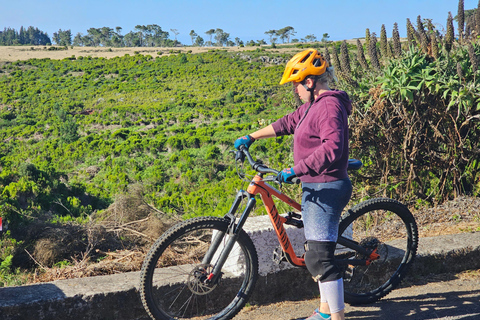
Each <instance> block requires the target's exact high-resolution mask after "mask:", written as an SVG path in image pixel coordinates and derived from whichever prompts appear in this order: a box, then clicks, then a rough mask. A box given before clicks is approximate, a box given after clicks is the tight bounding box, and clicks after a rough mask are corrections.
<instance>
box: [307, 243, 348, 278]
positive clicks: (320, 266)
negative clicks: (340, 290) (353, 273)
mask: <svg viewBox="0 0 480 320" xmlns="http://www.w3.org/2000/svg"><path fill="white" fill-rule="evenodd" d="M335 245H336V243H335V242H323V241H310V240H309V241H307V242H306V243H305V265H306V266H307V269H308V271H309V272H310V273H311V274H312V276H313V280H315V281H320V282H328V281H334V280H338V279H340V278H341V275H340V269H339V268H338V267H337V265H336V264H335Z"/></svg>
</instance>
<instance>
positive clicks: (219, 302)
mask: <svg viewBox="0 0 480 320" xmlns="http://www.w3.org/2000/svg"><path fill="white" fill-rule="evenodd" d="M228 226H229V221H228V220H226V219H222V218H216V217H199V218H193V219H189V220H187V221H184V222H182V223H179V224H177V225H176V226H173V227H172V228H170V229H169V230H167V231H166V232H165V233H164V234H163V235H162V236H161V237H160V238H159V239H158V240H157V241H156V242H155V244H154V245H153V246H152V248H151V249H150V251H149V253H148V254H147V256H146V258H145V261H144V263H143V265H142V269H141V277H140V278H141V283H140V296H141V300H142V303H143V305H144V307H145V310H146V311H147V313H148V315H149V316H150V317H151V318H152V319H155V320H170V319H215V320H226V319H231V318H233V317H234V316H235V315H236V314H237V313H238V312H239V311H240V310H241V309H242V308H243V307H244V305H245V303H246V302H247V300H248V298H249V297H250V295H251V293H252V291H253V288H254V286H255V282H256V281H257V278H258V257H257V252H256V250H255V247H254V245H253V243H252V241H251V239H250V237H249V236H248V235H247V234H246V233H245V231H243V230H242V231H241V232H240V234H239V236H238V238H237V240H236V242H235V246H234V247H233V249H232V251H231V253H230V255H229V257H228V260H227V261H226V263H225V265H224V267H223V268H222V277H221V279H220V280H219V282H217V283H216V285H211V286H209V285H205V283H204V282H202V281H203V280H204V278H201V277H202V276H203V275H204V274H208V272H209V271H210V270H211V266H212V265H214V263H213V262H215V261H216V259H218V256H219V254H218V252H217V254H216V255H215V256H214V258H213V260H214V261H212V263H211V264H210V265H208V266H207V265H202V259H203V257H204V255H205V253H206V251H207V249H208V247H209V246H210V244H211V240H212V237H213V235H214V234H215V233H216V232H227V229H228ZM228 237H229V236H228V234H225V236H224V237H223V239H222V241H221V245H223V244H224V243H225V242H226V239H227V238H228ZM218 251H221V246H220V249H219V250H218ZM238 265H240V267H238ZM233 266H236V268H234V267H233Z"/></svg>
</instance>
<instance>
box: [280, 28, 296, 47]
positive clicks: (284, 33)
mask: <svg viewBox="0 0 480 320" xmlns="http://www.w3.org/2000/svg"><path fill="white" fill-rule="evenodd" d="M295 33H297V32H296V31H295V29H294V28H293V27H290V26H288V27H285V28H282V29H280V30H278V31H277V36H279V37H280V39H282V43H285V39H287V43H289V42H290V37H291V36H293V35H294V34H295Z"/></svg>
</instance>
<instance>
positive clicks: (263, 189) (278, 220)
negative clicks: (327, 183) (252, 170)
mask: <svg viewBox="0 0 480 320" xmlns="http://www.w3.org/2000/svg"><path fill="white" fill-rule="evenodd" d="M247 192H248V193H249V194H251V195H253V196H255V195H257V194H260V197H261V198H262V201H263V204H264V205H265V209H266V210H267V213H268V216H269V217H270V221H271V222H272V225H273V228H274V229H275V233H276V234H277V237H278V241H279V242H280V245H281V247H282V249H283V252H284V253H285V254H286V256H287V260H288V261H289V262H290V263H291V264H293V265H296V266H298V267H304V266H305V260H304V259H303V258H301V257H297V255H296V254H295V251H294V250H293V247H292V244H291V243H290V239H289V238H288V235H287V232H286V230H285V227H284V226H283V224H284V223H285V222H286V221H287V219H286V218H284V217H282V216H280V214H279V213H278V210H277V207H275V203H274V202H273V198H272V196H275V197H277V198H278V199H280V200H282V201H283V202H285V203H286V204H288V205H289V206H290V207H292V208H294V209H296V210H297V211H301V205H300V204H299V203H298V202H296V201H294V200H292V199H291V198H290V197H288V196H287V195H285V194H283V193H281V192H280V191H278V190H277V189H275V188H274V187H272V186H271V185H269V184H268V183H266V182H264V181H263V179H262V177H261V176H259V175H256V176H255V177H254V178H253V180H252V182H251V183H250V185H249V186H248V188H247Z"/></svg>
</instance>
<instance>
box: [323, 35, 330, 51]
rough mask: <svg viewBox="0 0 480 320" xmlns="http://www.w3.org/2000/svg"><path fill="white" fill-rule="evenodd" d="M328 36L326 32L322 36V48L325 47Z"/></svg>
mask: <svg viewBox="0 0 480 320" xmlns="http://www.w3.org/2000/svg"><path fill="white" fill-rule="evenodd" d="M329 38H330V36H329V35H328V33H324V34H323V36H322V43H323V48H324V49H325V48H326V46H327V42H328V39H329Z"/></svg>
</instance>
